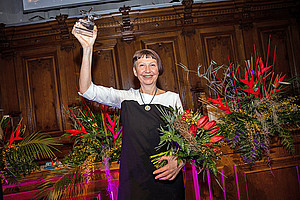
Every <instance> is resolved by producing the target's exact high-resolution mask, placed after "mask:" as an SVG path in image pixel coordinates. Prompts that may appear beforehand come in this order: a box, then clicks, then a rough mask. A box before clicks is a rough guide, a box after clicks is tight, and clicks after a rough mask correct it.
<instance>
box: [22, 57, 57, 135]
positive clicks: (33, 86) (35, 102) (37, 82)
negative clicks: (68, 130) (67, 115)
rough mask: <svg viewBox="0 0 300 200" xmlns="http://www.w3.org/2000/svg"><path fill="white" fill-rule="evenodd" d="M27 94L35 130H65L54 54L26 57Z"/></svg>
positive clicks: (32, 125)
mask: <svg viewBox="0 0 300 200" xmlns="http://www.w3.org/2000/svg"><path fill="white" fill-rule="evenodd" d="M25 63H26V80H27V88H28V90H27V95H28V102H29V109H30V113H28V115H29V116H30V117H29V118H30V119H31V120H32V121H31V123H32V124H31V127H32V129H33V131H41V132H49V133H51V132H57V131H62V130H63V125H62V115H61V109H60V108H61V105H60V97H59V85H60V84H59V82H58V78H57V67H56V64H55V63H56V62H55V57H54V56H47V57H43V56H41V57H38V58H31V59H25Z"/></svg>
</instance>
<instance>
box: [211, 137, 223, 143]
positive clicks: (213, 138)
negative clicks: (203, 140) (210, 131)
mask: <svg viewBox="0 0 300 200" xmlns="http://www.w3.org/2000/svg"><path fill="white" fill-rule="evenodd" d="M223 138H224V137H223V135H216V136H214V137H212V138H210V141H211V142H213V143H216V142H219V141H220V140H222V139H223Z"/></svg>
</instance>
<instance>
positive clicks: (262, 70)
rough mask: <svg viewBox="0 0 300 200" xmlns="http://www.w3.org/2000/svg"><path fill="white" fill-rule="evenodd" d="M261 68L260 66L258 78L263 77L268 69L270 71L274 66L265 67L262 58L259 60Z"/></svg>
mask: <svg viewBox="0 0 300 200" xmlns="http://www.w3.org/2000/svg"><path fill="white" fill-rule="evenodd" d="M259 66H260V70H261V71H259V72H258V76H260V75H262V74H263V73H265V72H267V71H268V69H270V68H271V67H272V66H269V67H265V65H264V63H263V61H262V59H261V58H260V60H259ZM263 79H266V76H265V77H263Z"/></svg>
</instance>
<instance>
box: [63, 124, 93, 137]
mask: <svg viewBox="0 0 300 200" xmlns="http://www.w3.org/2000/svg"><path fill="white" fill-rule="evenodd" d="M80 126H81V130H66V132H68V133H73V134H72V135H69V137H72V136H75V135H78V134H79V133H85V134H88V133H87V132H86V130H85V128H84V127H83V126H82V124H80Z"/></svg>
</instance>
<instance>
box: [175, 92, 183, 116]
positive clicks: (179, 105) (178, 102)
mask: <svg viewBox="0 0 300 200" xmlns="http://www.w3.org/2000/svg"><path fill="white" fill-rule="evenodd" d="M175 107H177V108H178V109H179V110H180V111H181V112H183V106H182V103H181V100H180V96H179V94H177V98H176V100H175Z"/></svg>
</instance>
